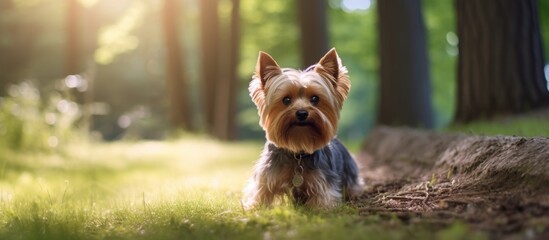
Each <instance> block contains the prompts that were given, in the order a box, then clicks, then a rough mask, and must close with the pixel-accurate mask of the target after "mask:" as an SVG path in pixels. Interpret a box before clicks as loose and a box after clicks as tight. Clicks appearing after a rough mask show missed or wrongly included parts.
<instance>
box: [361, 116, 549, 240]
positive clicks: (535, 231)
mask: <svg viewBox="0 0 549 240" xmlns="http://www.w3.org/2000/svg"><path fill="white" fill-rule="evenodd" d="M357 161H358V162H359V165H360V167H361V174H362V176H363V177H364V179H365V182H366V185H367V186H368V187H367V190H366V192H365V194H364V195H363V197H362V198H361V199H359V201H358V202H357V204H358V205H359V207H360V209H361V214H364V215H371V214H376V215H380V216H382V217H383V216H387V217H389V218H393V217H394V216H397V217H398V218H399V219H401V220H403V221H404V222H409V223H416V222H427V223H431V224H433V225H434V226H441V227H443V226H446V225H448V224H450V223H453V222H455V221H457V220H459V221H462V222H466V223H468V224H469V226H470V227H471V228H473V229H478V230H483V231H487V232H488V233H489V234H490V236H491V237H493V238H497V239H500V238H519V239H524V238H533V239H538V238H541V239H543V238H545V239H549V138H523V137H510V136H493V137H488V136H474V135H465V134H448V133H438V132H431V131H420V130H413V129H403V128H388V127H379V128H377V129H375V130H374V131H373V132H372V133H371V134H370V135H369V136H368V138H367V140H366V142H365V143H364V145H363V146H362V149H361V151H360V153H359V155H358V156H357Z"/></svg>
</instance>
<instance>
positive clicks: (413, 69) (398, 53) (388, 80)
mask: <svg viewBox="0 0 549 240" xmlns="http://www.w3.org/2000/svg"><path fill="white" fill-rule="evenodd" d="M377 6H378V17H379V46H380V85H379V89H380V90H379V94H380V95H379V103H378V104H379V105H378V116H377V123H378V124H382V125H393V126H394V125H396V126H400V125H403V126H410V127H422V128H431V127H433V113H432V104H431V85H430V79H429V61H428V58H427V47H426V39H425V26H424V23H423V16H422V12H421V3H420V0H401V1H387V0H385V1H378V2H377Z"/></svg>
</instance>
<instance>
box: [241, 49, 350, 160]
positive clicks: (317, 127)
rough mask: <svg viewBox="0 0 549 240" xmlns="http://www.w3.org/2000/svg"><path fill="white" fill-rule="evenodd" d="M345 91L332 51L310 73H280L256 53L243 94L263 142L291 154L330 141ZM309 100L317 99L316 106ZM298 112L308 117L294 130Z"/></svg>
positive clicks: (264, 55) (345, 83)
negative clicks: (247, 95)
mask: <svg viewBox="0 0 549 240" xmlns="http://www.w3.org/2000/svg"><path fill="white" fill-rule="evenodd" d="M350 87H351V85H350V81H349V77H348V74H347V69H346V68H345V67H344V66H343V65H341V60H340V59H339V57H338V55H337V52H336V50H335V49H332V50H330V51H329V52H328V53H326V55H324V57H322V58H321V59H320V61H319V62H318V63H317V64H315V65H314V68H313V70H312V71H299V70H293V69H282V68H280V66H279V65H278V64H277V63H276V61H275V60H274V59H273V58H272V57H271V56H270V55H269V54H267V53H264V52H260V53H259V57H258V60H257V65H256V72H255V75H254V77H253V79H252V81H251V82H250V86H249V88H248V89H249V91H250V96H251V98H252V100H253V102H254V103H255V104H256V106H257V109H258V112H259V116H260V125H261V126H262V127H263V129H264V130H265V133H266V135H267V139H268V140H269V141H271V142H273V143H274V144H275V145H277V146H278V147H282V148H285V149H288V150H290V151H292V152H306V153H312V152H314V151H315V150H317V149H319V148H321V147H323V146H325V145H326V144H327V143H328V142H329V141H330V140H331V139H332V138H333V137H334V136H335V134H336V132H337V126H338V120H339V111H340V110H341V108H342V106H343V102H344V101H345V99H346V98H347V95H348V93H349V90H350ZM313 96H316V97H318V98H319V99H320V101H319V102H318V103H317V104H315V103H313V102H312V101H311V98H312V97H313ZM286 97H289V98H290V99H291V103H290V104H288V105H286V104H284V103H283V99H284V98H286ZM298 110H306V111H307V112H308V114H309V116H308V120H307V125H305V126H296V120H295V114H296V111H298Z"/></svg>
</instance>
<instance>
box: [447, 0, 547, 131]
mask: <svg viewBox="0 0 549 240" xmlns="http://www.w3.org/2000/svg"><path fill="white" fill-rule="evenodd" d="M537 6H538V5H537V2H536V0H511V1H503V0H492V1H474V0H456V10H457V25H458V36H459V59H458V81H457V84H458V94H457V113H456V116H455V121H456V122H467V121H471V120H475V119H479V118H483V117H491V116H494V115H496V114H505V113H516V112H522V111H526V110H529V109H533V108H537V107H540V106H543V105H547V104H548V103H549V92H548V91H547V81H546V80H545V78H544V75H543V64H544V63H543V50H542V47H541V38H540V29H539V20H538V15H537Z"/></svg>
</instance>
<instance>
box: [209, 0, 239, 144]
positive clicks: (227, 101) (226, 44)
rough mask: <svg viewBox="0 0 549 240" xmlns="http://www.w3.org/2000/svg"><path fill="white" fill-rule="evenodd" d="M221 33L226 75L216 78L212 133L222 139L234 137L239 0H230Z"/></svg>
mask: <svg viewBox="0 0 549 240" xmlns="http://www.w3.org/2000/svg"><path fill="white" fill-rule="evenodd" d="M223 28H224V29H223V30H224V31H222V33H223V35H225V36H224V37H225V38H228V39H227V40H226V41H222V44H223V45H222V50H224V53H225V54H224V56H223V59H225V60H224V61H223V64H220V67H222V68H223V69H222V70H223V75H225V72H226V74H227V77H219V78H218V79H216V80H217V84H216V85H217V86H216V87H217V94H216V96H215V97H216V98H215V112H214V116H215V120H214V123H215V124H214V125H215V127H214V135H215V136H216V137H218V138H220V139H223V140H234V139H235V138H236V123H235V118H236V97H237V95H238V93H239V91H238V89H239V84H238V82H239V81H238V72H237V70H238V63H239V52H240V0H231V13H230V26H226V25H223Z"/></svg>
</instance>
